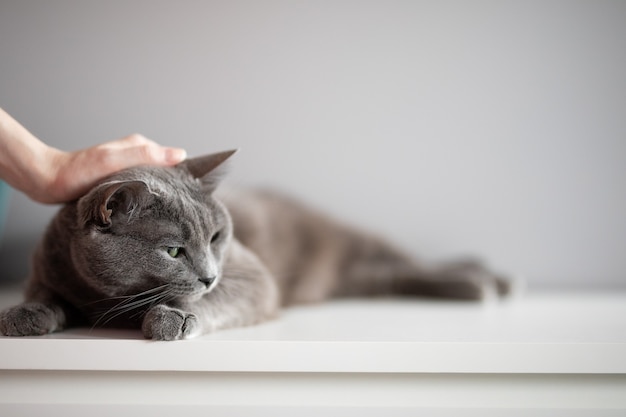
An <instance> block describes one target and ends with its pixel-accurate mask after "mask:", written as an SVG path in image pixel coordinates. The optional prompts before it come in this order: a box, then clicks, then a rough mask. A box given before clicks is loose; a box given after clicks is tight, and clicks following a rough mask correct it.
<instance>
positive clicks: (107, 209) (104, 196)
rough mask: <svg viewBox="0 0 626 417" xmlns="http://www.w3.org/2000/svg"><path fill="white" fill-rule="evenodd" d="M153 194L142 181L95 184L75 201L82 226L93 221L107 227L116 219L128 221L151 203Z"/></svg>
mask: <svg viewBox="0 0 626 417" xmlns="http://www.w3.org/2000/svg"><path fill="white" fill-rule="evenodd" d="M152 198H153V192H152V191H150V188H149V187H148V184H146V183H145V182H144V181H140V180H133V181H111V182H106V183H103V184H100V185H98V186H97V187H95V188H94V189H93V190H91V191H90V192H89V193H88V194H87V195H85V196H84V197H82V198H81V199H80V200H78V216H79V221H80V223H81V225H82V226H85V225H86V224H88V223H90V222H93V223H95V224H96V225H97V226H99V227H103V228H106V227H109V226H111V224H112V223H113V221H114V219H115V220H122V219H123V220H124V221H125V222H130V221H131V220H132V219H133V217H135V216H137V215H138V214H139V212H140V211H141V209H142V208H144V207H146V206H147V205H148V204H150V201H152Z"/></svg>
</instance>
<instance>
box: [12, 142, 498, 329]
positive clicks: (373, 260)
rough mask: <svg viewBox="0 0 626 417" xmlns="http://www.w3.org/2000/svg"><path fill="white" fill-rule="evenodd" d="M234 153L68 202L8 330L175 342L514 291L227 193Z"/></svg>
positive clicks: (476, 269) (487, 275) (150, 173)
mask: <svg viewBox="0 0 626 417" xmlns="http://www.w3.org/2000/svg"><path fill="white" fill-rule="evenodd" d="M232 154H233V151H229V152H222V153H217V154H213V155H208V156H205V157H201V158H195V159H189V160H187V161H185V162H183V163H181V164H180V165H178V166H177V167H175V168H155V167H140V168H133V169H129V170H126V171H123V172H120V173H118V174H115V175H113V176H111V177H110V178H108V179H107V180H106V181H105V182H103V183H102V184H100V185H98V186H96V187H95V188H94V189H93V190H91V191H90V192H89V193H88V194H87V195H85V196H84V197H82V198H81V199H79V200H78V201H76V202H73V203H70V204H67V205H66V206H64V207H63V208H62V209H61V210H60V211H59V213H58V214H57V215H56V217H55V218H54V219H53V220H52V222H51V224H50V226H49V228H48V230H47V231H46V233H45V236H44V238H43V241H42V242H41V244H40V245H39V247H38V248H37V250H36V252H35V255H34V260H33V271H32V276H31V277H30V280H29V282H28V286H27V289H26V293H25V299H26V301H25V302H24V303H22V304H20V305H18V306H16V307H13V308H9V309H7V310H5V311H3V312H2V313H0V332H2V334H4V335H8V336H27V335H42V334H46V333H50V332H54V331H59V330H62V329H65V328H67V327H70V326H80V325H91V326H116V327H133V328H141V329H142V331H143V334H144V336H145V337H146V338H149V339H155V340H175V339H185V338H190V337H193V336H197V335H200V334H204V333H209V332H213V331H215V330H218V329H224V328H229V327H235V326H246V325H251V324H255V323H260V322H263V321H265V320H268V319H271V318H273V317H275V316H276V315H277V313H278V311H279V309H280V307H281V306H289V305H293V304H300V303H312V302H319V301H322V300H326V299H328V298H332V297H345V296H379V295H410V296H431V297H446V298H455V299H468V300H474V299H481V298H483V297H484V296H485V295H486V294H488V293H490V292H494V293H499V294H505V293H507V292H508V291H509V287H510V286H509V283H508V281H507V280H505V279H502V278H501V277H498V276H497V275H495V274H493V273H491V272H490V271H488V270H487V269H485V268H484V267H482V266H481V265H480V264H477V263H474V262H461V263H454V264H445V265H443V266H440V267H438V268H426V267H424V266H421V265H420V264H418V263H417V262H416V261H414V260H413V259H411V258H410V257H409V256H407V255H405V254H403V253H402V252H401V251H399V250H397V249H395V248H393V247H392V246H390V245H389V244H387V243H385V242H383V241H381V240H379V239H378V238H376V237H373V236H370V235H368V234H365V233H363V232H361V231H357V230H353V229H351V228H349V227H347V226H344V225H342V224H341V223H336V222H334V221H332V220H330V219H328V218H326V217H325V216H323V215H321V214H319V213H316V212H314V211H312V210H310V209H309V208H307V207H304V206H302V205H300V204H299V203H297V202H295V201H292V200H290V199H288V198H285V197H282V196H279V195H277V194H273V193H270V192H265V191H250V190H247V191H244V190H230V189H228V190H226V191H222V192H220V196H218V195H217V193H216V188H217V186H218V184H219V182H220V177H221V174H220V171H222V169H217V168H218V167H219V166H220V165H222V163H223V162H224V161H225V160H226V159H228V158H229V157H230V156H231V155H232Z"/></svg>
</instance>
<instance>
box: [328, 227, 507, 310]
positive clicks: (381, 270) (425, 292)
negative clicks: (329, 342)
mask: <svg viewBox="0 0 626 417" xmlns="http://www.w3.org/2000/svg"><path fill="white" fill-rule="evenodd" d="M346 245H347V248H348V250H346V252H345V255H344V256H343V257H342V259H341V264H340V266H339V275H340V277H339V280H338V283H337V287H336V289H335V291H334V294H333V295H334V296H337V297H346V296H381V295H383V296H384V295H396V296H420V297H436V298H449V299H461V300H482V299H486V298H493V297H498V296H506V295H509V294H511V293H512V292H513V289H514V287H515V285H514V281H513V280H510V279H508V278H506V277H504V276H502V275H500V274H497V273H495V272H493V271H491V270H490V269H488V268H487V267H485V266H484V265H483V264H482V263H481V262H479V261H477V260H473V259H470V260H459V261H453V262H446V263H442V264H438V265H426V264H421V263H419V262H417V261H416V260H415V259H413V258H411V257H410V256H408V255H406V254H405V253H403V252H402V251H400V250H398V249H396V248H395V247H393V246H392V245H390V244H389V243H387V242H385V241H382V240H380V239H377V238H374V237H363V236H353V237H351V239H350V240H349V241H347V242H346Z"/></svg>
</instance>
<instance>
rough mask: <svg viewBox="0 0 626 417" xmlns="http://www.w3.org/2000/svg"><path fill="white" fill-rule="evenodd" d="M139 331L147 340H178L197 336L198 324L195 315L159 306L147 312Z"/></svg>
mask: <svg viewBox="0 0 626 417" xmlns="http://www.w3.org/2000/svg"><path fill="white" fill-rule="evenodd" d="M141 329H142V331H143V335H144V336H145V337H146V338H147V339H153V340H180V339H188V338H190V337H193V336H195V335H197V334H198V333H199V330H200V324H199V322H198V317H196V315H195V314H192V313H186V312H184V311H182V310H179V309H176V308H171V307H168V306H166V305H162V304H161V305H158V306H155V307H153V308H151V309H150V310H149V311H148V313H147V314H146V316H145V317H144V319H143V324H142V326H141Z"/></svg>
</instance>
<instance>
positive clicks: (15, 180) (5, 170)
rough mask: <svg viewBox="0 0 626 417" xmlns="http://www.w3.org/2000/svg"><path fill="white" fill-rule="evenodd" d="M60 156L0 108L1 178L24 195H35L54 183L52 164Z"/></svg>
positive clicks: (58, 152) (59, 152)
mask: <svg viewBox="0 0 626 417" xmlns="http://www.w3.org/2000/svg"><path fill="white" fill-rule="evenodd" d="M61 153H62V152H61V151H59V150H57V149H54V148H52V147H50V146H48V145H46V144H45V143H43V142H41V141H40V140H39V139H37V138H36V137H35V136H34V135H33V134H32V133H30V132H29V131H28V130H26V128H24V126H22V125H21V124H20V123H18V122H17V121H16V120H15V119H13V118H12V117H11V116H10V115H9V114H7V113H6V112H5V111H4V110H3V109H1V108H0V178H2V179H4V180H5V181H6V182H7V183H9V184H10V185H11V186H13V187H14V188H16V189H18V190H20V191H23V192H24V193H26V194H27V195H30V196H33V195H36V194H37V193H38V192H39V190H42V189H45V188H46V187H48V186H49V184H50V183H51V182H52V181H53V176H54V168H55V167H54V162H55V159H56V157H57V156H58V155H59V154H61Z"/></svg>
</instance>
